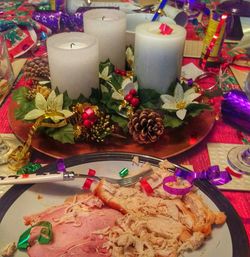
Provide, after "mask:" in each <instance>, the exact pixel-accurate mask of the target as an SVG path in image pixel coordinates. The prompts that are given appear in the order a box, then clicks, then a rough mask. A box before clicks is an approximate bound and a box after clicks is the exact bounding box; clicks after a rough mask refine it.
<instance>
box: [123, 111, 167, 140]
mask: <svg viewBox="0 0 250 257" xmlns="http://www.w3.org/2000/svg"><path fill="white" fill-rule="evenodd" d="M128 128H129V133H130V134H131V135H132V136H133V139H134V140H135V141H136V142H138V143H139V144H148V143H153V142H156V141H157V140H158V139H159V137H160V136H161V135H162V134H163V132H164V125H163V120H162V117H161V116H160V114H159V113H157V112H155V111H153V110H150V109H144V110H137V111H136V112H135V113H134V114H133V115H132V117H131V118H130V120H129V123H128Z"/></svg>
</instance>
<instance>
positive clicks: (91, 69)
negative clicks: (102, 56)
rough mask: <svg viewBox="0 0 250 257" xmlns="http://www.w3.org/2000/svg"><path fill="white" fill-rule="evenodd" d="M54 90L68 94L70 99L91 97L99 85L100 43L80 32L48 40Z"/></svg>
mask: <svg viewBox="0 0 250 257" xmlns="http://www.w3.org/2000/svg"><path fill="white" fill-rule="evenodd" d="M47 48H48V59H49V68H50V76H51V84H52V88H56V87H58V89H59V90H60V92H64V91H66V90H67V92H68V95H69V96H70V97H71V98H77V97H78V96H79V95H80V94H83V95H84V96H86V97H89V96H90V93H91V88H97V87H98V85H99V79H98V73H99V71H98V69H99V68H98V67H99V55H98V42H97V39H96V38H95V37H93V36H90V35H87V34H85V33H80V32H69V33H60V34H57V35H53V36H51V37H49V38H48V40H47Z"/></svg>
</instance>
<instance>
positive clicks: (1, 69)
mask: <svg viewBox="0 0 250 257" xmlns="http://www.w3.org/2000/svg"><path fill="white" fill-rule="evenodd" d="M13 83H14V73H13V70H12V66H11V63H10V59H9V54H8V50H7V46H6V43H5V39H4V35H3V34H1V33H0V105H1V104H2V103H3V101H4V99H5V97H6V96H7V94H8V93H9V91H10V89H11V87H12V85H13Z"/></svg>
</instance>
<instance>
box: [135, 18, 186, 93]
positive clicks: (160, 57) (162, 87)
mask: <svg viewBox="0 0 250 257" xmlns="http://www.w3.org/2000/svg"><path fill="white" fill-rule="evenodd" d="M160 25H161V23H160V22H150V23H144V24H140V25H138V26H137V27H136V31H135V72H136V75H137V79H138V82H139V85H140V86H141V87H143V88H152V89H155V90H156V91H158V92H159V93H166V91H167V89H168V88H169V86H170V84H171V83H172V82H174V81H175V79H176V78H177V77H179V76H180V74H181V63H182V56H183V49H184V43H185V38H186V30H185V29H184V28H183V27H181V26H178V25H173V24H171V25H169V26H170V27H171V28H172V29H173V31H172V33H171V34H169V35H163V34H161V33H160V30H159V27H160Z"/></svg>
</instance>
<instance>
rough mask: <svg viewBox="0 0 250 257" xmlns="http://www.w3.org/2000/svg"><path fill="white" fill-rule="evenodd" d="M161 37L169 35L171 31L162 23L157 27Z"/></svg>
mask: <svg viewBox="0 0 250 257" xmlns="http://www.w3.org/2000/svg"><path fill="white" fill-rule="evenodd" d="M159 29H160V31H161V34H162V35H170V34H171V33H172V32H173V29H172V28H171V27H169V26H168V25H167V24H166V23H162V24H161V25H160V27H159Z"/></svg>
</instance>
